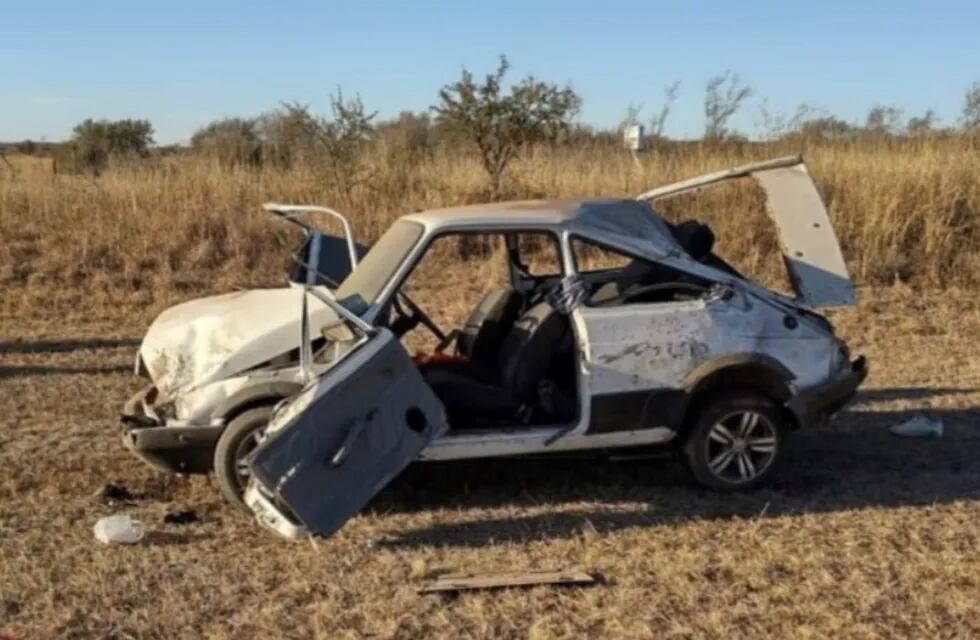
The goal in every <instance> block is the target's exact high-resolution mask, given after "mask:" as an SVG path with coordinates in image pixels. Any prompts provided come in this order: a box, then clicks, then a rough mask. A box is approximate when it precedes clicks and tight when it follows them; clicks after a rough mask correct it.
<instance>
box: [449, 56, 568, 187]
mask: <svg viewBox="0 0 980 640" xmlns="http://www.w3.org/2000/svg"><path fill="white" fill-rule="evenodd" d="M509 68H510V65H509V64H508V62H507V58H506V57H504V56H500V64H499V65H498V67H497V69H496V71H494V72H493V73H490V74H487V76H486V79H485V80H484V81H483V83H477V82H476V81H475V80H474V79H473V74H471V73H470V72H469V71H467V70H466V69H463V73H462V77H461V78H460V79H459V80H457V81H456V82H454V83H452V84H448V85H446V86H444V87H443V88H442V89H440V90H439V102H440V104H439V105H437V106H434V107H433V108H432V109H433V111H434V112H435V113H436V115H437V117H438V119H439V122H440V123H441V124H444V125H446V126H447V127H448V128H450V129H453V130H455V131H457V132H458V133H460V134H461V135H462V136H463V137H464V138H465V139H468V140H469V141H470V142H472V143H473V144H474V145H475V146H476V147H477V149H478V150H479V152H480V157H481V159H482V161H483V168H484V169H485V170H486V172H487V176H488V177H489V179H490V194H491V197H493V198H497V197H498V196H499V195H500V185H501V180H502V178H503V175H504V171H506V169H507V165H509V164H510V162H511V161H512V160H513V159H514V158H515V157H517V154H518V153H520V151H521V150H522V149H523V148H525V147H527V146H529V145H532V144H535V143H538V142H542V141H548V140H554V139H556V137H557V136H558V134H559V133H560V132H562V131H566V130H567V129H568V126H569V123H570V121H571V119H572V117H573V116H574V115H575V114H576V113H578V110H579V107H580V106H581V104H582V100H581V98H579V96H578V94H577V93H575V91H574V90H573V89H572V88H571V87H570V86H565V87H559V86H558V85H555V84H550V83H547V82H541V81H539V80H536V79H535V78H534V77H533V76H528V77H527V78H525V79H524V80H522V81H521V82H520V83H518V84H516V85H514V86H512V87H511V89H510V92H509V93H504V92H503V87H502V84H503V79H504V76H505V75H506V74H507V70H508V69H509Z"/></svg>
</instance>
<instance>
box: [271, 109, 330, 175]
mask: <svg viewBox="0 0 980 640" xmlns="http://www.w3.org/2000/svg"><path fill="white" fill-rule="evenodd" d="M255 129H256V134H257V135H258V137H259V140H260V141H261V145H262V161H263V162H264V163H272V164H275V165H278V166H280V167H291V166H293V165H295V164H300V163H306V164H309V163H311V162H312V161H313V160H314V158H315V157H316V144H317V137H318V135H319V129H320V123H319V122H318V121H317V118H316V117H315V116H313V115H312V114H311V113H310V108H309V106H307V105H301V104H298V103H292V104H289V103H283V104H282V106H281V107H280V108H279V109H276V110H274V111H271V112H269V113H265V114H263V115H261V116H259V117H258V118H257V119H256V121H255Z"/></svg>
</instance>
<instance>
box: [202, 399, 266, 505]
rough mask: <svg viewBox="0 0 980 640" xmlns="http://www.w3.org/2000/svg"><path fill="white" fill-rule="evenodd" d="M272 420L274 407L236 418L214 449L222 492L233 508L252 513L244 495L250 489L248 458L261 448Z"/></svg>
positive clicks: (256, 409)
mask: <svg viewBox="0 0 980 640" xmlns="http://www.w3.org/2000/svg"><path fill="white" fill-rule="evenodd" d="M270 419H272V406H271V405H270V406H262V407H255V408H254V409H249V410H247V411H243V412H242V413H240V414H238V415H237V416H235V418H234V419H232V420H231V422H229V423H228V426H227V427H225V430H224V431H223V432H222V434H221V437H220V438H219V439H218V445H217V446H216V447H215V449H214V475H215V478H216V479H217V481H218V488H219V489H221V493H222V495H224V497H225V499H227V500H228V502H230V503H231V504H233V505H234V506H236V507H238V508H239V509H242V510H244V511H248V507H247V506H245V501H244V499H243V495H244V493H245V487H246V486H247V485H248V480H249V475H250V474H249V469H248V465H247V464H246V463H245V458H246V457H247V456H248V454H250V453H252V451H253V450H254V449H255V448H256V447H257V446H258V445H259V442H261V441H262V438H263V436H264V435H265V429H266V427H267V426H268V424H269V420H270Z"/></svg>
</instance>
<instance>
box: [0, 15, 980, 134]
mask: <svg viewBox="0 0 980 640" xmlns="http://www.w3.org/2000/svg"><path fill="white" fill-rule="evenodd" d="M501 53H505V54H507V56H508V57H509V58H510V59H511V61H512V63H513V71H512V74H513V79H514V80H516V79H518V77H519V76H522V75H524V74H526V73H528V72H533V73H534V74H535V75H537V76H539V77H541V78H544V79H547V80H553V81H557V82H563V83H564V82H571V83H572V84H573V85H574V86H575V87H576V89H577V90H578V91H579V92H580V93H581V95H582V97H583V100H584V104H583V109H582V113H581V114H580V116H579V120H580V121H582V122H584V123H588V124H594V125H599V126H613V125H615V124H616V123H617V122H619V121H620V120H621V119H622V117H623V115H624V113H625V111H626V107H627V105H629V104H630V103H645V105H646V107H645V109H644V111H643V112H642V114H641V115H642V116H643V117H644V118H647V117H649V116H651V115H652V114H653V111H654V110H655V109H656V106H657V104H658V103H659V102H660V100H661V96H662V92H663V87H664V86H665V85H668V84H670V83H672V82H673V81H675V80H680V81H681V87H680V91H679V94H678V99H677V102H676V105H675V108H674V110H673V113H672V114H671V117H670V119H669V120H668V123H667V132H668V133H669V134H671V135H674V136H696V135H698V134H700V132H701V130H702V127H703V112H702V102H701V101H702V97H703V93H704V84H705V82H706V81H707V79H708V78H709V77H710V76H712V75H714V74H717V73H720V72H723V71H725V70H726V69H732V70H734V71H735V72H737V73H739V74H740V76H741V77H742V78H743V79H744V80H745V81H747V82H748V83H749V84H750V85H751V86H752V87H753V88H754V89H755V92H756V95H755V97H753V99H752V101H751V103H750V104H749V105H748V107H747V108H746V109H745V110H744V111H743V112H742V113H740V114H739V115H738V116H737V117H736V119H735V121H734V123H733V124H734V125H736V128H738V129H740V130H742V131H744V132H749V133H751V132H752V130H753V128H754V127H755V126H756V125H757V124H758V123H759V122H760V117H759V108H758V104H759V102H760V99H761V98H766V99H767V101H768V106H769V108H770V110H775V111H783V112H791V111H793V110H794V109H795V108H796V106H797V105H799V104H800V103H807V104H810V105H814V106H816V107H820V108H823V109H826V110H828V111H829V112H832V113H834V114H836V115H838V116H840V117H843V118H845V119H848V120H855V121H857V120H863V118H864V115H865V114H866V113H867V110H868V108H869V107H870V106H871V105H873V104H874V103H876V102H880V103H885V104H895V105H898V106H900V107H902V108H904V109H905V112H906V114H907V115H915V114H918V113H920V112H922V111H924V110H926V109H929V108H932V109H935V110H936V111H937V113H938V114H939V116H940V117H941V118H942V120H943V121H944V122H945V123H947V124H949V123H951V122H953V121H955V119H956V118H957V117H958V115H959V111H960V108H961V106H962V102H963V93H964V91H965V90H966V89H967V87H968V86H969V85H970V84H971V83H972V82H975V81H980V2H977V1H976V0H974V1H973V2H940V1H935V2H911V1H908V0H892V1H891V2H838V1H833V0H830V1H824V2H786V1H782V2H754V1H750V0H742V1H739V2H720V1H719V2H694V1H690V2H680V1H678V2H623V1H617V0H604V1H602V2H598V1H593V2H579V1H576V0H565V1H564V2H529V1H526V0H525V1H524V2H518V1H514V0H496V1H492V2H487V1H484V2H464V1H462V0H458V1H455V2H453V1H450V0H444V1H435V0H426V1H418V2H407V1H406V2H395V1H376V2H326V1H322V2H312V1H310V2H288V1H282V2H269V1H265V2H248V1H247V0H238V1H236V2H227V1H224V0H220V1H210V2H208V1H206V0H199V1H198V2H185V1H182V0H167V1H166V2H154V3H150V2H139V1H134V0H127V1H126V2H117V1H102V2H99V1H97V0H96V1H93V2H77V1H71V2H68V1H61V0H48V1H46V2H26V1H23V0H0V140H20V139H25V138H32V139H35V140H37V139H41V138H46V139H48V140H59V139H63V138H66V137H68V136H69V135H70V133H71V128H72V126H73V125H74V124H75V123H77V122H78V121H80V120H82V119H84V118H87V117H93V118H124V117H140V118H148V119H150V120H151V122H152V123H153V125H154V128H155V130H156V139H157V141H158V142H161V143H170V142H175V141H181V140H186V139H187V138H189V137H190V134H191V133H193V131H194V130H195V129H196V128H197V127H199V126H201V125H202V124H205V123H207V122H208V121H210V120H213V119H216V118H220V117H223V116H229V115H245V116H250V115H257V114H259V113H261V112H263V111H266V110H268V109H270V108H273V107H275V106H277V105H278V104H279V103H280V102H281V101H298V102H301V103H306V104H310V105H311V106H312V107H313V109H314V110H315V111H317V112H325V111H326V110H327V108H328V103H327V96H328V95H329V93H330V92H332V91H333V90H335V89H336V87H337V86H341V87H343V89H344V91H345V93H359V94H360V95H361V97H362V99H363V100H364V103H365V105H366V106H367V107H369V108H370V109H377V110H379V111H380V112H381V115H382V116H391V115H395V114H397V112H398V111H399V110H402V109H414V110H422V109H425V108H427V107H429V106H430V105H431V104H433V102H434V101H435V97H436V92H437V90H438V89H439V87H440V86H442V85H443V84H445V83H447V82H449V81H451V80H453V79H455V78H456V77H457V76H458V75H459V71H460V69H461V68H462V67H463V66H465V67H467V68H469V69H471V70H473V71H475V72H480V73H483V72H486V71H489V70H490V69H491V68H492V67H493V65H494V64H495V61H496V57H497V56H498V55H499V54H501Z"/></svg>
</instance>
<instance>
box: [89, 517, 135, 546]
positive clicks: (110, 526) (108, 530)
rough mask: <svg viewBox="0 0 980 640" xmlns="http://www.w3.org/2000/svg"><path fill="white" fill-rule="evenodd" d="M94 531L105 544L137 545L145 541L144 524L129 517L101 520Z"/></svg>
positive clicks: (96, 536) (97, 537) (96, 537)
mask: <svg viewBox="0 0 980 640" xmlns="http://www.w3.org/2000/svg"><path fill="white" fill-rule="evenodd" d="M93 531H94V533H95V539H96V540H98V541H99V542H101V543H103V544H135V543H137V542H139V541H140V540H142V539H143V523H142V522H140V521H139V520H133V519H132V518H131V517H129V516H108V517H105V518H100V519H99V521H98V522H96V523H95V527H94V528H93Z"/></svg>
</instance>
